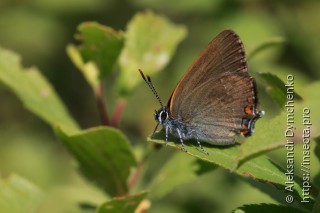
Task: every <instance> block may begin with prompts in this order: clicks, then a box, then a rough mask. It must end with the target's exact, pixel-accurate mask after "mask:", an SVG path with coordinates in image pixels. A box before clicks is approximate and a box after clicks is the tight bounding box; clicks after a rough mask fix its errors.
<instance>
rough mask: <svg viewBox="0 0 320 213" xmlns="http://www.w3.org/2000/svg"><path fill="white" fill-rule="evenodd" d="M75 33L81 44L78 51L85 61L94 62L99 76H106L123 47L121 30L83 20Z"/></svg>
mask: <svg viewBox="0 0 320 213" xmlns="http://www.w3.org/2000/svg"><path fill="white" fill-rule="evenodd" d="M78 30H79V32H80V34H78V35H77V37H76V38H78V39H79V40H80V41H81V42H82V45H81V46H80V47H79V51H80V53H81V56H82V58H83V61H84V62H85V63H87V62H90V61H91V62H94V63H95V64H96V66H97V67H98V69H99V71H100V73H99V74H100V77H101V78H103V77H106V76H108V75H109V74H110V73H111V71H112V69H113V66H114V65H115V63H116V61H117V58H118V56H119V54H120V52H121V49H122V47H123V41H124V38H123V34H122V32H118V31H115V30H114V29H112V28H110V27H107V26H104V25H101V24H98V23H96V22H85V23H82V24H80V25H79V27H78Z"/></svg>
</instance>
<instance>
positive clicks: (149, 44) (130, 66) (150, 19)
mask: <svg viewBox="0 0 320 213" xmlns="http://www.w3.org/2000/svg"><path fill="white" fill-rule="evenodd" d="M185 36H186V29H185V27H183V26H180V25H175V24H173V23H171V22H170V21H169V20H168V19H167V18H165V17H163V16H159V15H156V14H154V13H152V12H151V11H146V12H143V13H138V14H136V15H135V16H134V17H133V19H132V20H131V21H130V22H129V23H128V26H127V31H126V33H125V38H126V41H125V46H124V49H123V51H122V52H121V55H120V68H121V73H120V76H119V83H118V91H119V92H120V95H126V94H128V93H129V92H130V91H131V89H132V88H133V87H134V86H136V85H137V84H138V83H139V82H140V81H142V78H141V76H140V75H139V72H138V69H139V68H140V69H142V70H143V71H144V72H145V73H146V74H150V75H152V74H153V73H155V72H157V71H159V70H161V69H163V68H164V66H166V65H167V64H168V62H169V60H170V58H171V57H172V55H173V53H174V51H175V49H176V47H177V45H178V44H179V43H180V42H181V40H182V39H184V37H185Z"/></svg>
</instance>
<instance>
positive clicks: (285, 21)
mask: <svg viewBox="0 0 320 213" xmlns="http://www.w3.org/2000/svg"><path fill="white" fill-rule="evenodd" d="M145 9H152V10H153V11H155V12H157V13H160V14H164V15H165V16H167V17H168V18H169V19H170V20H171V21H173V22H175V23H177V24H182V25H185V26H186V27H187V29H188V35H187V37H186V39H185V40H184V41H183V42H182V43H181V45H179V47H178V49H177V51H176V54H175V55H174V57H173V59H172V60H171V62H170V64H169V65H168V66H167V67H166V68H165V70H164V71H163V72H162V73H161V74H159V75H157V76H156V77H153V81H154V84H155V87H156V88H157V90H158V93H159V94H160V96H161V97H162V99H163V102H166V101H167V98H168V97H169V96H170V94H171V91H172V89H173V88H174V86H175V84H176V82H177V81H178V80H179V78H180V76H181V75H182V74H183V73H184V72H185V70H186V69H187V68H188V66H189V65H190V64H191V63H192V61H193V60H194V59H195V58H196V56H197V55H198V54H199V53H200V51H201V50H202V49H203V48H204V47H205V46H206V44H207V43H208V42H209V41H210V40H211V39H212V38H213V37H214V36H216V35H217V34H218V33H219V32H220V31H222V30H223V29H233V30H235V31H236V32H237V33H238V34H239V35H240V37H241V38H242V40H243V42H244V45H245V49H246V51H247V53H250V51H252V50H253V49H254V48H255V47H257V46H258V45H259V44H261V43H263V42H264V41H266V40H268V39H270V38H278V37H281V38H284V39H285V43H284V44H281V45H277V46H274V47H271V48H269V49H267V50H265V51H262V52H260V53H258V54H257V55H255V56H254V57H253V58H252V59H251V58H250V59H249V69H251V70H252V72H271V73H274V74H276V75H277V76H279V77H280V78H281V79H282V80H284V81H286V80H285V78H286V75H287V74H288V73H291V74H294V75H295V77H296V81H295V83H296V89H297V92H298V93H299V88H303V87H304V85H305V84H308V83H311V82H313V81H316V80H319V78H320V71H319V70H320V60H319V58H320V39H319V37H320V25H319V21H320V13H319V11H320V2H319V1H317V0H306V1H299V0H291V1H289V0H287V1H286V0H283V1H275V0H274V1H267V0H265V1H253V0H243V1H241V0H227V1H225V0H216V1H212V0H200V1H196V0H193V1H181V0H178V1H170V0H149V1H147V0H135V1H134V0H126V1H112V0H69V1H62V0H14V1H11V0H2V1H1V2H0V46H2V47H4V48H7V49H12V50H14V51H15V52H17V53H19V54H21V56H22V59H23V64H24V66H27V67H30V66H36V67H38V68H39V69H40V70H41V71H42V73H43V75H45V76H46V77H47V79H48V80H49V81H50V82H51V83H52V85H53V86H54V88H55V89H56V91H57V92H58V94H59V95H60V97H61V98H62V100H63V101H64V103H65V104H66V105H67V107H68V109H69V111H70V113H71V114H72V115H73V116H74V117H75V119H76V120H77V121H78V122H79V123H80V125H81V127H82V128H89V127H92V126H97V125H99V122H100V121H99V118H98V112H97V109H96V102H95V99H94V96H93V94H92V92H91V90H90V88H89V86H88V85H87V83H86V82H85V80H84V79H83V76H82V75H81V73H80V72H79V71H78V70H77V69H76V68H75V66H74V65H73V64H72V62H71V61H70V59H69V58H68V56H67V54H66V51H65V48H66V45H67V44H68V43H75V39H74V34H75V32H76V28H77V26H78V25H79V24H80V23H81V22H84V21H97V22H99V23H102V24H104V25H108V26H111V27H113V28H114V29H116V30H125V27H126V24H127V22H128V21H129V20H130V19H131V18H132V16H133V15H134V14H135V13H136V12H139V11H143V10H145ZM107 83H108V82H107ZM113 92H114V91H113V90H112V87H111V86H108V84H107V86H106V97H107V103H108V110H109V111H110V112H112V111H113V107H114V103H115V100H113V99H112V97H113ZM262 96H263V92H262ZM0 102H1V104H0V174H2V175H4V176H6V175H9V174H11V173H15V174H18V175H20V176H23V177H25V178H27V179H28V180H30V181H31V182H32V183H34V184H35V185H37V186H39V187H40V188H41V189H43V190H44V191H45V192H46V193H47V194H49V196H48V204H45V205H49V206H52V212H61V211H66V210H68V211H69V212H76V211H77V206H76V201H77V202H78V201H82V200H84V201H92V202H94V203H95V202H98V201H104V200H105V199H106V198H105V195H104V194H103V193H102V192H101V191H99V190H98V189H96V188H94V187H93V186H91V185H90V184H89V183H87V182H86V180H84V179H83V178H82V177H81V176H80V175H79V174H78V173H77V172H76V169H75V166H74V160H73V159H72V158H71V157H70V156H69V155H68V153H67V152H66V150H65V149H64V148H63V146H62V145H61V144H60V143H59V142H58V141H57V139H56V138H55V136H54V134H53V132H52V129H51V127H50V126H49V125H47V124H45V123H44V122H43V121H41V120H40V119H39V118H37V117H36V116H34V115H33V114H31V113H30V112H28V111H27V110H25V109H24V108H23V106H22V104H21V102H20V101H19V100H18V98H17V97H15V95H13V94H12V93H11V92H10V91H8V90H7V89H6V88H5V87H4V86H2V85H0ZM261 106H262V107H261V108H262V109H266V108H267V109H270V108H273V107H274V108H275V109H277V108H278V106H277V104H276V103H275V102H272V101H271V102H270V100H268V99H265V98H264V97H261ZM158 108H159V106H158V103H157V101H156V100H155V98H153V97H152V95H151V93H150V91H149V89H148V88H147V87H146V85H144V84H141V85H139V86H138V88H137V89H136V91H135V92H134V94H133V96H132V97H130V99H129V100H128V103H127V106H126V108H125V111H124V114H123V116H122V120H121V123H120V128H121V129H122V130H123V131H124V133H125V134H126V135H127V136H128V137H129V139H130V141H132V143H133V144H135V148H136V151H137V153H139V150H140V149H143V148H144V147H145V146H147V145H146V143H145V142H144V141H145V140H144V138H146V136H147V135H149V134H150V133H151V132H152V131H153V128H154V125H155V122H154V120H153V116H152V113H153V111H154V109H158ZM270 111H273V109H271V110H270ZM279 152H281V151H279ZM275 154H277V153H275ZM314 166H317V165H314ZM244 194H245V196H244ZM261 202H267V203H269V202H271V203H274V202H275V201H274V200H272V199H271V198H270V197H268V196H267V195H265V194H263V193H261V192H260V191H259V190H257V189H256V188H253V187H252V186H251V185H250V184H248V183H247V182H245V181H242V180H241V179H239V178H238V177H237V176H235V175H232V174H229V173H228V172H226V171H224V170H223V169H218V170H216V171H214V172H210V173H208V174H206V175H203V176H201V177H200V178H198V179H197V180H196V181H194V182H192V183H190V184H185V185H183V186H181V187H178V188H177V190H175V191H174V192H172V193H170V194H169V195H168V196H166V197H165V198H162V199H160V200H155V201H154V202H153V203H152V207H153V208H152V212H169V211H172V212H187V210H189V212H193V211H192V209H197V210H198V212H212V210H216V211H217V212H230V211H231V210H232V209H234V208H235V207H237V206H240V205H243V204H245V203H261ZM56 203H61V205H59V206H56Z"/></svg>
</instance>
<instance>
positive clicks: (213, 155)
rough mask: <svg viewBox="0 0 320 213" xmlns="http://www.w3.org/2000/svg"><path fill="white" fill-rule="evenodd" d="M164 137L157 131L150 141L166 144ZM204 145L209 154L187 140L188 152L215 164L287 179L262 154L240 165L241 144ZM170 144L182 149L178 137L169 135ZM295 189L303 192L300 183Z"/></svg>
mask: <svg viewBox="0 0 320 213" xmlns="http://www.w3.org/2000/svg"><path fill="white" fill-rule="evenodd" d="M163 138H165V135H164V133H163V132H157V133H155V135H154V136H153V138H148V141H150V142H155V143H160V144H165V141H164V140H163ZM202 145H203V146H204V149H205V150H206V151H207V152H208V154H209V155H206V154H204V153H203V152H202V151H201V150H199V148H198V145H197V142H196V141H194V140H190V141H185V147H186V149H187V154H189V155H191V156H194V157H196V158H198V159H201V160H204V161H207V162H210V163H213V164H214V165H218V166H221V167H224V168H225V169H227V170H229V171H233V172H236V173H237V174H239V175H241V176H247V177H251V178H253V179H255V180H259V181H262V182H265V183H275V184H279V185H282V186H283V185H284V184H285V182H286V181H287V177H286V175H285V174H284V171H281V170H280V169H279V168H278V167H277V166H275V164H274V163H272V162H270V161H269V160H268V159H267V158H266V157H265V156H262V155H261V156H258V157H256V158H254V159H250V160H249V161H246V162H244V163H242V164H241V165H240V166H238V165H239V164H238V163H239V161H238V156H241V152H242V151H241V146H240V145H231V146H212V145H207V144H204V143H203V144H202ZM168 146H170V147H174V148H176V149H179V150H181V148H180V147H181V145H180V141H179V139H177V138H172V137H169V140H168ZM279 190H282V189H279ZM295 190H296V191H297V193H298V194H299V195H301V194H302V190H301V187H300V186H299V185H298V184H295Z"/></svg>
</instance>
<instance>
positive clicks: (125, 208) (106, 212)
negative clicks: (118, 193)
mask: <svg viewBox="0 0 320 213" xmlns="http://www.w3.org/2000/svg"><path fill="white" fill-rule="evenodd" d="M146 195H147V192H141V193H138V194H135V195H127V196H123V197H114V198H113V199H112V200H110V201H107V202H105V203H103V204H102V205H101V206H100V207H99V208H98V210H97V213H132V212H145V211H142V210H141V211H135V210H136V209H137V207H138V206H139V204H140V203H141V201H142V200H143V199H144V198H145V197H146ZM148 207H149V206H147V208H148ZM144 210H145V209H144Z"/></svg>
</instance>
